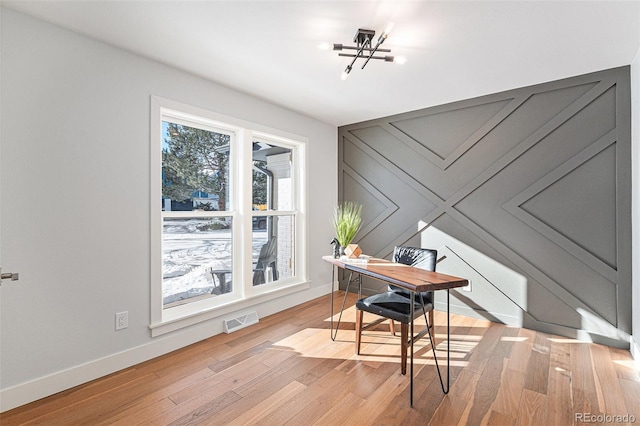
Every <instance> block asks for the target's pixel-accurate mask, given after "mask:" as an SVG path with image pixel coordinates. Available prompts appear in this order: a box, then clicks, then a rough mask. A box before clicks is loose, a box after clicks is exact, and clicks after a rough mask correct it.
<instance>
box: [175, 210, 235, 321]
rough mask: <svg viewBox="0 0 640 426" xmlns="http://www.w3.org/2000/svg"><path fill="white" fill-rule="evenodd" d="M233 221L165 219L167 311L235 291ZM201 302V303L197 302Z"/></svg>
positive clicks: (209, 218) (219, 219) (224, 219)
mask: <svg viewBox="0 0 640 426" xmlns="http://www.w3.org/2000/svg"><path fill="white" fill-rule="evenodd" d="M231 225H232V219H231V217H222V216H221V217H208V218H164V221H163V235H162V298H163V305H164V307H165V308H168V307H170V306H175V305H177V304H181V303H185V301H190V300H198V299H201V298H207V297H214V296H217V295H220V294H223V293H229V292H231V291H232V288H233V287H232V281H231V278H232V274H231V270H232V258H231V253H232V252H233V250H232V248H233V247H232V245H233V244H232V239H231ZM194 298H198V299H194Z"/></svg>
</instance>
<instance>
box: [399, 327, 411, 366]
mask: <svg viewBox="0 0 640 426" xmlns="http://www.w3.org/2000/svg"><path fill="white" fill-rule="evenodd" d="M408 348H409V324H405V323H400V360H401V361H400V363H401V367H400V372H401V373H402V375H403V376H404V375H406V374H407V349H408Z"/></svg>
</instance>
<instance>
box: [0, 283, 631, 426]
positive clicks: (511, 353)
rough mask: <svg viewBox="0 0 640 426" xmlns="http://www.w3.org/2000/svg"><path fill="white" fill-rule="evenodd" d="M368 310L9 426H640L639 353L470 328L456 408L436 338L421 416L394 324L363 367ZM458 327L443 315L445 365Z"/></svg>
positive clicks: (280, 327) (52, 404)
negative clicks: (630, 424)
mask: <svg viewBox="0 0 640 426" xmlns="http://www.w3.org/2000/svg"><path fill="white" fill-rule="evenodd" d="M354 300H355V297H351V298H350V306H351V308H350V309H349V310H347V311H345V317H343V321H344V323H343V327H341V330H340V331H339V333H338V338H337V339H336V341H335V342H334V341H332V340H331V339H330V338H329V317H328V310H329V297H328V296H325V297H321V298H319V299H316V300H313V301H311V302H308V303H306V304H303V305H300V306H297V307H295V308H292V309H289V310H287V311H284V312H281V313H278V314H276V315H273V316H270V317H267V318H262V319H261V320H260V323H259V324H256V325H254V326H252V327H249V328H246V329H243V330H240V331H237V332H235V333H232V334H230V335H226V334H222V335H218V336H214V337H212V338H210V339H207V340H205V341H202V342H199V343H197V344H194V345H191V346H189V347H186V348H183V349H180V350H178V351H175V352H173V353H171V354H168V355H165V356H162V357H159V358H156V359H153V360H151V361H148V362H145V363H142V364H140V365H137V366H134V367H131V368H128V369H126V370H123V371H120V372H118V373H115V374H112V375H110V376H107V377H104V378H102V379H99V380H95V381H93V382H90V383H87V384H85V385H82V386H78V387H76V388H73V389H70V390H67V391H64V392H61V393H59V394H57V395H53V396H51V397H49V398H46V399H43V400H41V401H37V402H34V403H32V404H29V405H26V406H23V407H19V408H16V409H14V410H12V411H9V412H6V413H3V414H1V415H0V424H2V425H3V426H5V425H6V426H8V425H18V424H45V425H103V424H105V425H106V424H109V425H111V424H121V425H135V424H147V425H167V424H170V425H174V424H176V425H178V424H180V425H183V424H221V425H222V424H225V425H226V424H237V425H254V424H260V425H282V424H287V425H312V424H319V425H343V424H345V425H427V424H433V425H455V424H489V425H502V424H505V425H514V424H532V425H554V424H555V425H570V424H581V423H582V422H581V421H580V419H579V418H576V413H589V414H590V415H593V416H599V415H600V416H602V415H608V416H624V415H632V416H635V419H636V422H637V423H640V370H639V369H637V368H634V365H633V361H632V359H631V356H630V354H629V352H628V351H624V350H619V349H613V348H608V347H605V346H600V345H595V344H588V343H581V342H578V341H575V340H570V339H566V338H562V337H558V336H552V335H548V334H544V333H540V332H535V331H531V330H526V329H520V328H513V327H508V326H504V325H501V324H495V323H490V322H488V321H483V320H476V319H471V318H466V317H462V316H456V315H452V317H451V325H452V328H451V349H452V352H451V355H452V369H451V372H452V376H451V391H450V393H449V394H448V395H443V393H442V390H441V389H440V382H439V381H438V377H437V375H436V372H435V366H434V365H433V357H432V354H431V351H430V350H429V346H428V338H424V339H423V340H422V341H421V342H422V343H421V345H419V347H417V348H416V371H417V372H416V379H415V395H416V397H415V398H416V402H415V406H414V408H411V407H410V406H409V387H408V386H409V377H408V376H402V375H401V374H400V363H399V362H400V358H399V347H400V344H399V341H398V339H399V337H391V335H390V334H389V333H388V326H387V325H386V324H381V325H380V326H378V328H376V329H373V330H370V331H367V332H365V334H364V335H363V346H362V355H360V356H356V355H354V331H353V329H354V318H355V315H354V310H353V302H354ZM445 319H446V317H445V316H444V313H440V312H438V313H436V343H437V348H438V353H441V354H442V355H443V356H444V355H445V353H444V352H443V351H442V349H443V348H446V343H445V344H444V345H445V346H443V341H444V339H445V338H446V328H445V327H444V324H445ZM365 320H366V316H365ZM398 335H399V333H398ZM442 366H443V365H442V364H441V367H442ZM583 419H588V420H598V419H597V417H596V418H593V419H592V418H591V417H589V418H586V417H584V415H583ZM600 420H603V419H600ZM604 420H607V419H604ZM608 420H609V421H608V423H616V421H615V420H624V418H611V417H610V418H609V419H608ZM612 420H613V421H612ZM623 423H624V422H623ZM600 424H601V423H600Z"/></svg>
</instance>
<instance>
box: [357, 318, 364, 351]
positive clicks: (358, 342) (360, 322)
mask: <svg viewBox="0 0 640 426" xmlns="http://www.w3.org/2000/svg"><path fill="white" fill-rule="evenodd" d="M363 315H364V311H361V310H360V309H356V355H360V340H361V337H362V316H363Z"/></svg>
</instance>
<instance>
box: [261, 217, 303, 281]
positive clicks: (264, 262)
mask: <svg viewBox="0 0 640 426" xmlns="http://www.w3.org/2000/svg"><path fill="white" fill-rule="evenodd" d="M260 217H261V218H265V219H266V223H267V225H266V229H256V228H255V227H254V229H253V285H254V286H257V285H261V284H264V283H269V282H272V281H277V280H283V279H287V278H291V277H293V276H295V270H294V264H295V263H294V253H295V233H294V231H295V228H294V224H295V216H292V215H287V216H260Z"/></svg>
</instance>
